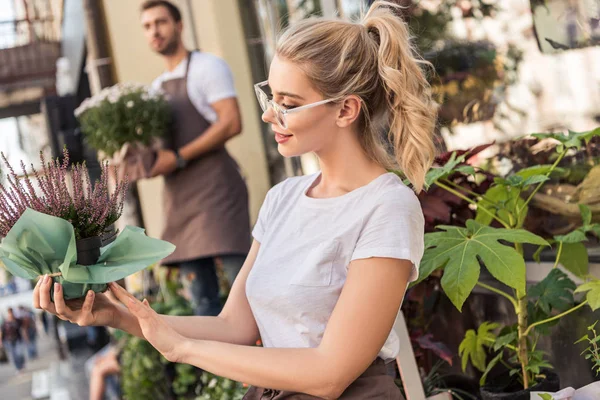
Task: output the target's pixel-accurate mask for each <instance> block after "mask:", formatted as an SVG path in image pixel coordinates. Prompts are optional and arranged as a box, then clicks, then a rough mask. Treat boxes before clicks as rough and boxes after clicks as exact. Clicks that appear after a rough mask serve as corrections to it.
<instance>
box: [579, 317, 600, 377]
mask: <svg viewBox="0 0 600 400" xmlns="http://www.w3.org/2000/svg"><path fill="white" fill-rule="evenodd" d="M597 323H598V321H596V322H594V323H593V324H592V325H590V326H588V331H590V332H591V333H592V338H590V336H589V334H585V335H584V336H583V337H582V338H581V339H579V340H578V341H576V342H575V344H577V343H581V342H586V341H587V343H588V347H586V348H585V350H583V352H582V353H581V354H582V355H583V354H585V359H586V360H590V361H591V362H592V363H593V366H592V370H593V371H594V372H595V373H596V376H598V374H599V373H600V348H598V341H600V336H598V334H597V333H596V329H595V327H596V324H597ZM586 353H587V354H586Z"/></svg>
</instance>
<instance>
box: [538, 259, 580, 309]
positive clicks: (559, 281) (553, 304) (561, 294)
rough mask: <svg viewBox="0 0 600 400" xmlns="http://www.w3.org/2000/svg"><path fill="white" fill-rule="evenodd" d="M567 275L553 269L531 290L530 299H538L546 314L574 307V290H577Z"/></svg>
mask: <svg viewBox="0 0 600 400" xmlns="http://www.w3.org/2000/svg"><path fill="white" fill-rule="evenodd" d="M576 287H577V286H576V285H575V282H573V281H572V280H571V279H569V277H568V276H567V274H565V273H564V272H562V271H561V270H559V269H553V270H552V271H550V273H549V274H548V275H547V276H546V277H545V278H544V279H543V280H542V281H540V282H538V283H537V284H535V285H533V286H532V287H531V288H530V289H529V293H528V295H529V298H530V299H536V298H537V305H538V306H539V307H540V308H541V309H542V311H543V312H544V313H546V314H550V313H551V312H552V310H553V309H554V310H558V311H560V312H562V311H566V310H567V309H568V308H570V307H571V306H572V305H573V301H574V300H573V290H575V289H576Z"/></svg>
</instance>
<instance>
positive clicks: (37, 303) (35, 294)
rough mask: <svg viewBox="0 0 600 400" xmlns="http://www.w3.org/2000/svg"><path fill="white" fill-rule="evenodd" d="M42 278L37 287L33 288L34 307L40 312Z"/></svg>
mask: <svg viewBox="0 0 600 400" xmlns="http://www.w3.org/2000/svg"><path fill="white" fill-rule="evenodd" d="M42 280H43V277H42V278H39V279H38V281H37V283H36V284H35V287H34V288H33V307H34V308H37V309H38V310H40V309H41V308H42V307H41V306H40V286H41V284H42Z"/></svg>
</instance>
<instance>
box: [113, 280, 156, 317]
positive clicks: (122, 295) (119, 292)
mask: <svg viewBox="0 0 600 400" xmlns="http://www.w3.org/2000/svg"><path fill="white" fill-rule="evenodd" d="M108 285H109V287H110V291H111V292H112V293H114V295H115V296H116V297H117V299H119V301H120V302H121V303H123V304H125V306H126V307H127V308H128V309H129V311H131V312H132V313H133V314H135V315H136V316H138V317H146V316H148V312H147V309H145V308H144V307H143V305H142V302H140V301H139V300H138V299H136V298H135V296H133V295H132V294H131V293H129V292H128V291H127V290H125V289H123V288H122V287H121V286H119V285H118V284H117V283H116V282H112V283H109V284H108Z"/></svg>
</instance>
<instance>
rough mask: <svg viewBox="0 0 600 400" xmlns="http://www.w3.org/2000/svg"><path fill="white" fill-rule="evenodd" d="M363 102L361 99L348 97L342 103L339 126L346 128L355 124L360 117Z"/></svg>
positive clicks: (338, 118) (352, 96) (338, 120)
mask: <svg viewBox="0 0 600 400" xmlns="http://www.w3.org/2000/svg"><path fill="white" fill-rule="evenodd" d="M361 107H362V102H361V100H360V97H358V96H355V95H351V96H348V97H346V98H345V99H344V100H343V102H342V103H341V108H340V110H339V113H338V116H337V121H336V123H337V126H339V127H340V128H346V127H348V126H350V125H352V124H353V123H354V121H356V119H357V118H358V116H359V115H360V109H361Z"/></svg>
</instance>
